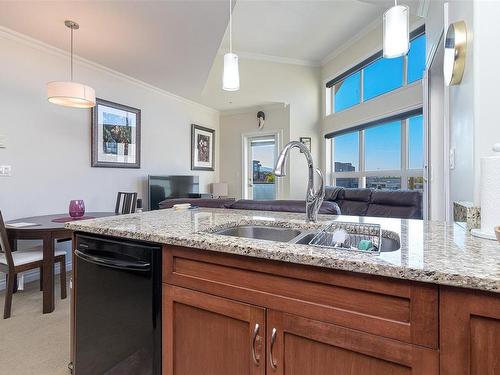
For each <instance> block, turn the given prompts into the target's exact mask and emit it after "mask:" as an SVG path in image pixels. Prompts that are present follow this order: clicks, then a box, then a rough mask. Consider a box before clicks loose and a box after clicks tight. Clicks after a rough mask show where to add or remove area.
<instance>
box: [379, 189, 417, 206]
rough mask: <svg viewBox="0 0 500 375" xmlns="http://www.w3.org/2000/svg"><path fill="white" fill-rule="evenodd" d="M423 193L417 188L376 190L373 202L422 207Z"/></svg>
mask: <svg viewBox="0 0 500 375" xmlns="http://www.w3.org/2000/svg"><path fill="white" fill-rule="evenodd" d="M421 202H422V193H421V192H419V191H416V190H397V191H393V190H374V191H373V193H372V199H371V203H374V204H383V205H389V206H416V207H420V205H421Z"/></svg>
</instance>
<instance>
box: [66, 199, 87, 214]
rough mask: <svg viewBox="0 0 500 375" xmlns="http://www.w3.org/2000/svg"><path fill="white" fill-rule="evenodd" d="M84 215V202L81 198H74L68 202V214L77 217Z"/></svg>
mask: <svg viewBox="0 0 500 375" xmlns="http://www.w3.org/2000/svg"><path fill="white" fill-rule="evenodd" d="M83 215H85V203H83V200H81V199H74V200H72V201H71V202H69V216H71V217H72V218H78V217H82V216H83Z"/></svg>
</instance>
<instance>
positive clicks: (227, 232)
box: [213, 225, 401, 252]
mask: <svg viewBox="0 0 500 375" xmlns="http://www.w3.org/2000/svg"><path fill="white" fill-rule="evenodd" d="M320 231H321V230H320V229H316V230H307V229H303V230H300V229H292V228H282V227H278V226H271V225H237V226H233V227H229V228H223V229H219V230H217V231H215V232H213V233H214V234H221V235H224V236H232V237H240V238H251V239H256V240H266V241H275V242H286V243H290V244H297V245H308V244H309V242H310V241H311V240H312V239H313V238H314V236H316V234H318V233H319V232H320ZM400 247H401V244H400V240H399V236H397V235H396V234H395V233H393V235H392V236H391V237H387V236H384V235H382V246H381V248H380V251H381V252H389V251H396V250H399V249H400Z"/></svg>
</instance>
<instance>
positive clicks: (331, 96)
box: [325, 25, 425, 116]
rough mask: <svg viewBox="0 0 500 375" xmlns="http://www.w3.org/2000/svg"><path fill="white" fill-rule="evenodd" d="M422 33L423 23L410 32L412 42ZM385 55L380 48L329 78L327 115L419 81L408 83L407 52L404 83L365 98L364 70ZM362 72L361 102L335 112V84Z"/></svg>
mask: <svg viewBox="0 0 500 375" xmlns="http://www.w3.org/2000/svg"><path fill="white" fill-rule="evenodd" d="M422 35H425V25H422V26H420V27H418V28H416V29H415V30H413V31H412V32H411V33H410V43H411V42H412V41H413V40H414V39H417V38H418V37H420V36H422ZM383 58H384V56H383V50H379V51H377V52H376V53H374V54H373V55H371V56H370V57H368V58H366V59H365V60H363V61H361V62H360V63H359V64H356V65H355V66H353V67H352V68H350V69H348V70H346V71H345V72H343V73H341V74H339V75H338V76H336V77H335V78H333V79H331V80H329V81H328V82H327V83H326V90H325V91H326V98H327V105H326V115H327V116H328V115H332V114H335V113H340V112H343V111H346V110H349V109H351V108H354V107H356V106H359V105H361V104H363V103H366V102H368V101H370V100H373V99H376V98H379V97H381V96H383V95H386V94H389V93H391V92H394V91H396V90H398V89H401V88H403V87H406V86H410V85H414V84H416V83H418V82H419V80H416V81H413V82H411V83H408V54H405V55H404V56H403V67H402V75H403V77H402V83H401V86H400V87H397V88H395V89H393V90H391V91H387V92H385V93H383V94H379V95H377V96H374V97H373V98H370V99H367V100H364V91H365V90H364V71H365V68H366V67H368V66H370V65H371V64H373V63H375V62H377V61H379V60H380V59H383ZM358 72H359V73H360V89H359V92H360V97H359V103H358V104H354V105H352V106H351V107H347V108H344V109H342V110H341V111H338V112H335V85H337V84H338V83H340V82H342V81H344V80H346V79H347V78H349V77H350V76H352V75H353V74H356V73H358Z"/></svg>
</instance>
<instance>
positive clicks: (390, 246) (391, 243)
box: [292, 232, 401, 253]
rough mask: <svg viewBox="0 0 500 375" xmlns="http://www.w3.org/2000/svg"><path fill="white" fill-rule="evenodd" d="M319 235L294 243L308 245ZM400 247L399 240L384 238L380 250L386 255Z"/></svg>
mask: <svg viewBox="0 0 500 375" xmlns="http://www.w3.org/2000/svg"><path fill="white" fill-rule="evenodd" d="M317 233H318V232H310V233H307V234H306V235H304V236H301V237H299V238H298V239H296V240H295V241H292V242H293V243H295V244H298V245H308V244H309V242H310V241H311V240H312V239H313V238H314V236H315V235H316V234H317ZM400 247H401V245H400V243H399V241H398V240H395V239H392V238H387V237H383V236H382V248H381V249H380V252H382V253H384V252H390V251H396V250H399V248H400Z"/></svg>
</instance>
